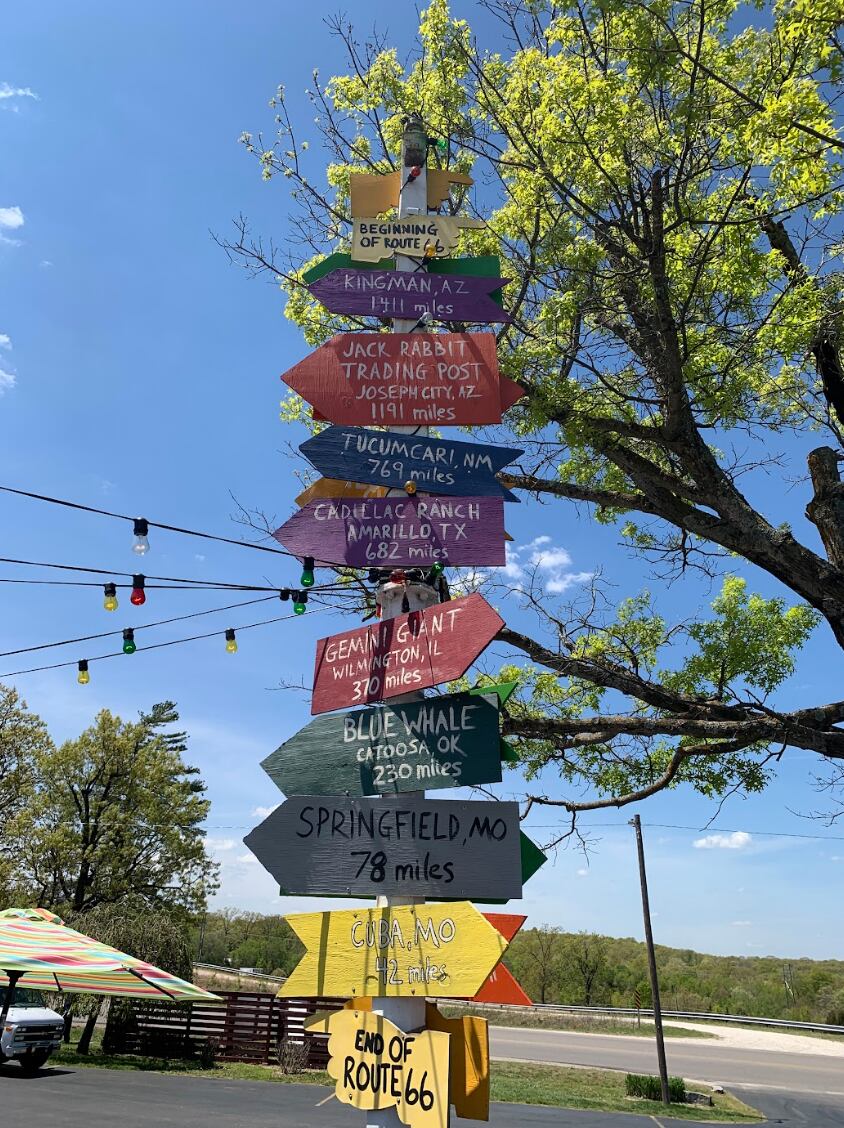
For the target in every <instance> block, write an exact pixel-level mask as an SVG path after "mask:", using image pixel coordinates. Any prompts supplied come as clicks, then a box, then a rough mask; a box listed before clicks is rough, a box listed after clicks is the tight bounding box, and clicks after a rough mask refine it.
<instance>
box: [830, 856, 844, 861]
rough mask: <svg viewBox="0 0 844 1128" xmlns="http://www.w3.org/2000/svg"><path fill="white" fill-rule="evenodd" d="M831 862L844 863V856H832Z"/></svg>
mask: <svg viewBox="0 0 844 1128" xmlns="http://www.w3.org/2000/svg"><path fill="white" fill-rule="evenodd" d="M829 860H830V861H831V862H844V856H842V855H841V854H830V855H829Z"/></svg>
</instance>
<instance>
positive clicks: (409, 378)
mask: <svg viewBox="0 0 844 1128" xmlns="http://www.w3.org/2000/svg"><path fill="white" fill-rule="evenodd" d="M281 378H282V380H283V381H284V382H285V384H287V385H288V386H289V387H291V388H292V389H293V391H294V392H298V393H299V395H300V396H302V398H303V399H305V400H307V401H308V403H310V404H312V405H313V407H314V414H315V415H317V414H318V416H319V417H320V418H324V419H328V420H330V421H331V422H332V423H338V424H347V425H352V426H366V425H367V424H382V425H384V426H423V425H428V424H433V423H439V424H442V425H444V426H463V425H464V424H473V425H478V424H488V423H500V422H501V415H502V412H504V411H506V410H507V408H508V407H512V406H513V404H514V403H515V402H516V400H518V399H519V398H520V397H521V396H523V395H524V392H523V391H522V389H521V388H520V387H519V385H518V384H516V383H515V382H514V381H513V380H509V379H508V378H507V377H506V376H500V375H499V373H498V357H497V355H496V349H495V336H494V334H492V333H390V334H387V333H338V335H337V336H336V337H332V338H331V340H330V341H327V342H326V344H324V345H322V346H321V348H318V349H317V350H316V352H314V353H311V355H310V356H308V357H305V359H304V360H302V361H300V362H299V363H298V364H295V365H294V366H293V367H292V368H290V369H288V371H287V372H285V373H284V375H283V376H282V377H281Z"/></svg>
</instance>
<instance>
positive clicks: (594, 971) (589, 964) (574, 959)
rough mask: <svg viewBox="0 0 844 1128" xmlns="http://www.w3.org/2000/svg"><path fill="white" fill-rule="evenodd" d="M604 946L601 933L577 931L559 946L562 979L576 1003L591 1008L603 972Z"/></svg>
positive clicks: (605, 957) (602, 977) (604, 969)
mask: <svg viewBox="0 0 844 1128" xmlns="http://www.w3.org/2000/svg"><path fill="white" fill-rule="evenodd" d="M606 963H607V956H606V947H605V944H604V939H603V937H602V936H596V935H595V934H594V933H589V932H578V933H577V934H576V935H573V936H566V937H565V940H564V942H563V944H562V946H561V949H560V967H561V970H562V977H561V978H562V982H563V983H564V984H565V985H567V986H568V987H569V990H570V991H571V992H572V993H573V994H574V998H573V999H572V1000H570V1001H573V1002H574V1003H576V1004H579V1005H582V1006H585V1007H591V1006H592V1004H593V1003H594V1002H596V995H597V992H598V988H599V986H600V985H601V984H602V981H603V979H604V975H605V972H606Z"/></svg>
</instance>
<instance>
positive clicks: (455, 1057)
mask: <svg viewBox="0 0 844 1128" xmlns="http://www.w3.org/2000/svg"><path fill="white" fill-rule="evenodd" d="M503 967H504V964H503V963H499V964H498V968H503ZM496 970H498V969H496ZM493 975H495V971H493V972H492V975H491V976H490V978H492V976H493ZM343 1006H344V1007H345V1009H346V1010H351V1011H371V1010H372V998H371V996H362V997H359V998H356V999H349V1000H348V1002H346V1003H344V1004H343ZM333 1013H336V1012H333ZM331 1017H332V1012H331V1011H320V1012H318V1013H317V1014H315V1015H314V1016H313V1017H312V1018H308V1019H305V1029H306V1030H308V1031H309V1032H311V1033H320V1034H327V1033H329V1030H330V1023H331ZM425 1026H426V1027H427V1028H429V1029H430V1030H440V1031H442V1032H443V1033H444V1034H448V1035H450V1037H449V1043H448V1065H449V1081H448V1097H449V1100H450V1101H451V1103H452V1104H453V1105H454V1111H455V1112H456V1113H457V1115H458V1116H459V1117H461V1118H463V1119H464V1120H489V1024H488V1023H487V1020H486V1019H485V1018H476V1017H475V1016H469V1015H466V1016H464V1017H462V1018H446V1017H445V1016H444V1015H442V1014H440V1012H439V1010H438V1009H437V1007H436V1005H435V1004H434V1003H426V1004H425Z"/></svg>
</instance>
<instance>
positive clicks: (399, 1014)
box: [366, 114, 439, 1128]
mask: <svg viewBox="0 0 844 1128" xmlns="http://www.w3.org/2000/svg"><path fill="white" fill-rule="evenodd" d="M426 163H427V143H426V140H425V129H424V126H423V124H422V120H421V118H420V117H419V116H418V115H416V114H413V115H411V116H410V117H409V118H408V120H407V123H406V125H405V131H404V138H403V141H402V160H401V166H400V170H399V175H400V176H401V193H400V196H399V218H401V219H404V218H406V217H410V216H414V215H419V216H427V214H428V182H427V170H426ZM417 170H418V171H417ZM418 268H419V262H418V261H417V260H415V259H412V258H407V257H406V256H405V255H397V256H396V270H417V269H418ZM417 327H418V328H422V327H421V326H417V322H415V321H412V320H411V321H409V320H406V319H401V318H394V319H393V331H394V332H396V333H408V332H410V331H411V330H412V329H415V328H417ZM394 430H396V431H409V432H413V433H416V434H427V433H428V428H427V427H396V428H394ZM403 492H404V491H402V490H393V491H391V493H394V494H397V495H401V494H403ZM405 595H407V601H408V604H409V606H410V610H411V611H422V610H424V609H425V608H426V607H430V606H431V605H432V604H434V603H438V602H439V595H438V593H437V592H436V591H435V590H434V589H433V588H432V587H431V586H430V584H426V583H418V582H413V581H409V582H407V583H404V582H402V581H401V580H400V579H396V580H394V579H392V578H390V579H388V580H386V581H385V582H383V583H381V584H380V585H379V589H378V600H379V602H380V604H381V621H382V622H384V621H386V620H389V619H393V618H395V617H396V615H400V614H402V611H401V605H402V602H403V599H404V596H405ZM423 696H424V695H423V694H422V693H420V692H418V691H417V692H415V693H408V694H404V695H402V696H401V697H394V698H392V699H391V700H393V701H396V702H400V701H416V700H419V699H420V698H421V697H423ZM411 795H413V796H424V795H425V792H424V791H415V792H411ZM423 903H424V898H423V897H379V898H378V899H377V901H376V906H377V907H378V908H385V907H389V906H393V905H420V904H423ZM372 1009H373V1011H374V1012H375V1013H376V1014H381V1015H383V1016H384V1018H386V1019H389V1021H390V1022H394V1023H395V1024H396V1026H398V1027H399V1029H401V1030H404V1031H405V1032H407V1031H410V1030H418V1029H420V1028H421V1027H423V1026H424V1025H425V1000H424V999H411V998H400V999H392V998H384V997H381V996H378V997H376V998H373V1000H372ZM366 1123H367V1128H401V1122H400V1120H399V1118H398V1114H397V1113H396V1110H395V1109H394V1108H387V1109H378V1110H375V1111H372V1112H370V1113H368V1114H367V1121H366Z"/></svg>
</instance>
